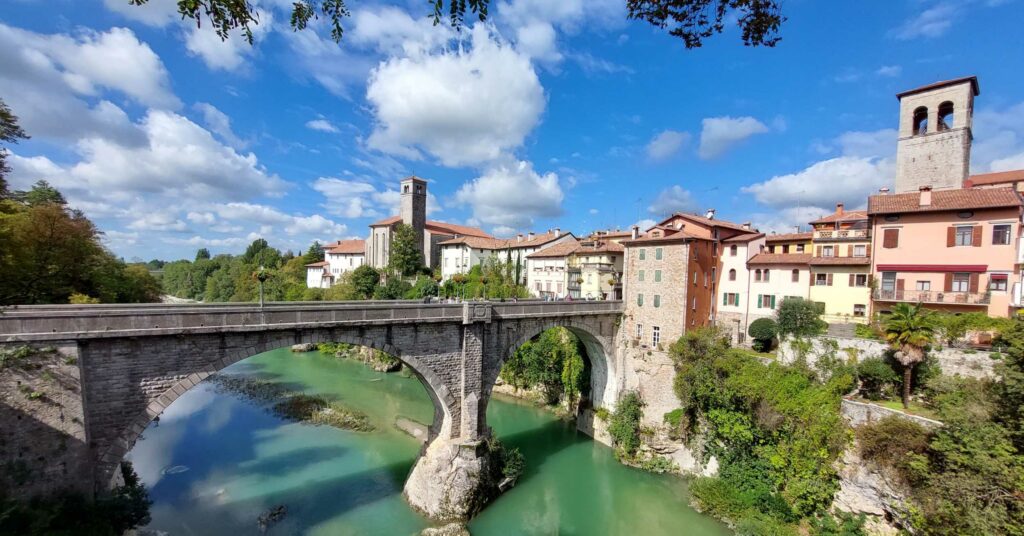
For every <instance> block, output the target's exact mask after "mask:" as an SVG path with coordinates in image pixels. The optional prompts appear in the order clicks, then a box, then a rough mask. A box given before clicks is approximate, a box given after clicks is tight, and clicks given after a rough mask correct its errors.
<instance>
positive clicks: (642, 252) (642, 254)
mask: <svg viewBox="0 0 1024 536" xmlns="http://www.w3.org/2000/svg"><path fill="white" fill-rule="evenodd" d="M645 259H647V249H646V248H640V260H645Z"/></svg>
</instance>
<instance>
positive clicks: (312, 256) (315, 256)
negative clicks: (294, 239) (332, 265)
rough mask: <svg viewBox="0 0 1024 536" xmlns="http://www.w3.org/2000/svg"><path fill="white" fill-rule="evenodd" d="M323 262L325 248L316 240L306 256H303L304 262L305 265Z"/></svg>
mask: <svg viewBox="0 0 1024 536" xmlns="http://www.w3.org/2000/svg"><path fill="white" fill-rule="evenodd" d="M322 260H324V247H323V246H322V245H321V244H320V242H319V241H316V240H314V241H313V244H312V245H310V246H309V249H307V250H306V254H305V255H303V256H302V262H303V263H305V264H312V263H314V262H320V261H322Z"/></svg>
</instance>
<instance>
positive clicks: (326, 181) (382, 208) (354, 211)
mask: <svg viewBox="0 0 1024 536" xmlns="http://www.w3.org/2000/svg"><path fill="white" fill-rule="evenodd" d="M313 189H314V190H316V191H318V192H320V193H321V194H323V196H324V197H325V198H326V200H325V202H324V204H323V207H324V208H325V209H326V210H327V212H329V213H331V214H335V215H337V216H341V217H344V218H379V217H382V216H385V215H391V214H394V213H396V212H398V205H399V203H400V202H401V194H399V193H398V190H388V189H385V190H378V189H377V187H376V186H374V185H373V184H371V183H369V182H367V181H365V180H343V179H337V178H334V177H320V178H319V179H317V180H316V181H315V182H314V183H313ZM440 209H441V207H440V205H439V204H438V202H437V198H436V197H435V196H434V194H433V193H430V192H428V193H427V214H433V213H434V212H437V211H439V210H440Z"/></svg>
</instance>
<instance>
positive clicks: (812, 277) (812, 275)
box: [811, 272, 815, 287]
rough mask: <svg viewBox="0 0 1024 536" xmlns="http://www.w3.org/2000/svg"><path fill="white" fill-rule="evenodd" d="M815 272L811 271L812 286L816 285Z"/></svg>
mask: <svg viewBox="0 0 1024 536" xmlns="http://www.w3.org/2000/svg"><path fill="white" fill-rule="evenodd" d="M814 277H815V276H814V272H811V286H812V287H813V286H814Z"/></svg>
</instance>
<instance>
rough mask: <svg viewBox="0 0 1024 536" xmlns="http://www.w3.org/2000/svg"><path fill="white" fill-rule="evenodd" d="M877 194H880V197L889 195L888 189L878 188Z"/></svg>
mask: <svg viewBox="0 0 1024 536" xmlns="http://www.w3.org/2000/svg"><path fill="white" fill-rule="evenodd" d="M878 193H880V194H882V195H889V189H888V188H879V189H878Z"/></svg>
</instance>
